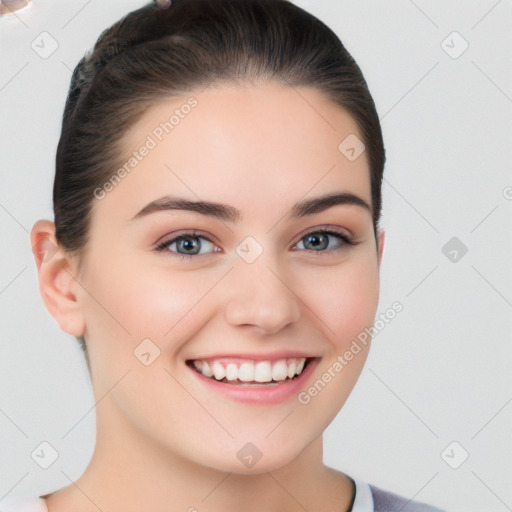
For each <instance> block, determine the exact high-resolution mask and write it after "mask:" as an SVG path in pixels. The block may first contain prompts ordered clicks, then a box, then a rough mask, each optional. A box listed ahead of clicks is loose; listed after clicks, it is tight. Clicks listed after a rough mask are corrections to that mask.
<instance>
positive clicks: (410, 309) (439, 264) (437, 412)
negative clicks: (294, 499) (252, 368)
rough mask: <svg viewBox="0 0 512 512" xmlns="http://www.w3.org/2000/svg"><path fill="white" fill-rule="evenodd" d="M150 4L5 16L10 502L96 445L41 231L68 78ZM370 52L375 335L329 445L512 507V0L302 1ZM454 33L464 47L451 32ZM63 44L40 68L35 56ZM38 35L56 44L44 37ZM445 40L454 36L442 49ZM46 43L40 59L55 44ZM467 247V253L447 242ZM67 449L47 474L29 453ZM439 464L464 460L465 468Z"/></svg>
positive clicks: (2, 492) (65, 475) (339, 460)
mask: <svg viewBox="0 0 512 512" xmlns="http://www.w3.org/2000/svg"><path fill="white" fill-rule="evenodd" d="M142 3H143V2H141V1H140V0H123V1H120V0H117V1H108V2H107V1H100V0H89V1H80V2H74V1H73V2H72V1H67V2H66V1H64V0H53V1H51V2H50V1H48V0H35V1H34V6H33V8H32V9H31V10H29V11H27V12H26V13H24V14H22V15H20V16H19V18H12V19H0V49H1V50H0V119H1V136H0V173H1V174H0V176H1V189H0V232H1V246H2V250H1V251H0V258H1V260H0V315H1V325H0V329H1V331H0V339H1V342H0V343H1V359H0V390H1V391H0V393H1V395H0V432H1V438H0V439H1V441H0V461H1V463H0V499H1V498H3V497H4V496H9V497H13V496H25V495H35V494H37V495H40V494H44V493H46V492H50V491H53V490H55V489H57V488H60V487H63V486H65V485H68V484H69V483H70V481H72V480H75V479H77V478H78V477H79V476H80V475H81V473H82V472H83V470H84V469H85V467H86V465H87V463H88V461H89V458H90V456H91V454H92V450H93V446H94V435H95V432H94V429H95V424H94V398H93V395H92V389H91V386H90V383H89V376H88V373H87V368H86V366H85V362H84V360H83V357H82V355H81V353H80V351H79V349H78V345H77V344H76V342H75V341H74V339H73V338H72V337H70V336H68V335H66V334H64V333H62V332H61V331H60V329H59V328H58V326H57V324H56V322H55V321H54V320H53V319H52V318H51V317H50V315H49V313H47V311H46V309H45V308H44V306H43V303H42V300H41V298H40V296H39V292H38V285H37V274H36V268H35V264H34V262H33V257H32V254H31V248H30V242H29V236H28V235H29V232H30V229H31V227H32V225H33V223H34V222H35V221H36V220H37V219H39V218H48V219H53V215H52V209H51V190H52V183H53V173H54V158H55V150H56V146H57V142H58V137H59V130H60V120H61V115H62V110H63V106H64V100H65V97H66V93H67V88H68V84H69V80H70V75H71V70H72V69H73V68H74V66H75V65H76V63H77V62H78V60H79V58H80V57H81V56H82V55H83V54H84V52H85V51H86V50H87V49H88V48H90V47H91V46H92V44H93V42H94V41H95V40H96V38H97V36H98V35H99V34H100V32H101V31H102V30H103V29H104V28H106V27H107V26H108V25H110V24H111V23H112V22H114V21H115V20H117V19H118V18H119V17H120V16H121V15H123V14H125V13H126V12H128V11H129V10H132V9H134V8H136V7H139V6H141V5H142ZM296 3H297V4H299V5H301V6H302V7H305V8H306V9H308V10H310V12H312V13H313V14H315V15H317V16H318V17H319V18H320V19H322V20H323V21H325V22H326V23H327V24H328V25H329V26H330V27H332V28H333V29H334V30H335V31H336V33H337V34H338V35H339V36H340V38H341V39H342V41H343V42H344V44H345V45H346V46H347V48H348V50H349V51H350V52H351V53H352V54H353V56H354V57H355V58H356V60H357V61H358V63H359V65H360V66H361V68H362V70H363V73H364V74H365V77H366V79H367V81H368V83H369V86H370V90H371V92H372V94H373V97H374V99H375V102H376V105H377V109H378V111H379V115H380V117H381V121H382V128H383V132H384V138H385V143H386V148H387V165H386V171H385V183H384V187H383V195H384V217H383V222H382V226H383V227H384V228H385V229H386V231H387V242H386V246H385V252H384V261H383V265H382V272H381V276H382V280H381V283H382V293H381V302H380V307H379V312H383V311H385V310H386V309H388V308H389V307H390V306H391V304H392V303H393V302H394V301H399V302H400V303H401V304H403V307H404V310H403V311H402V312H401V313H399V314H398V315H397V316H396V318H395V319H394V320H393V321H391V322H390V323H389V324H388V325H387V326H386V327H385V329H383V330H382V331H381V332H379V334H378V335H377V336H376V337H375V339H374V344H373V346H372V351H371V353H370V357H369V360H368V362H367V365H366V367H365V370H364V371H363V374H362V376H361V379H360V381H359V382H358V384H357V385H356V388H355V390H354V392H353V394H352V395H351V397H350V399H349V401H348V402H347V404H346V406H345V407H344V408H343V410H342V412H341V413H340V414H339V415H338V417H337V418H336V420H335V421H334V422H333V423H332V424H331V426H330V427H329V428H328V430H327V432H326V435H325V439H326V442H325V460H326V463H327V464H329V465H331V466H333V467H336V468H338V469H340V470H342V471H345V472H347V473H348V474H350V475H352V476H355V477H358V478H362V479H364V480H366V481H368V482H370V483H373V484H375V485H378V486H380V487H383V488H386V489H389V490H393V491H395V492H397V493H400V494H403V495H405V496H407V497H409V498H414V499H417V500H421V501H426V502H431V503H434V504H436V505H438V506H441V507H444V508H446V509H448V510H450V511H453V512H470V511H480V510H485V511H487V512H505V511H507V510H512V485H511V484H512V440H511V437H512V404H511V401H512V372H511V371H510V366H511V359H512V358H511V355H512V348H511V333H512V320H511V319H512V315H511V312H512V309H511V308H512V271H511V262H512V237H511V236H510V233H511V228H512V225H511V224H512V222H511V218H512V214H511V213H512V200H511V199H512V172H511V166H512V164H511V162H512V159H511V156H512V155H511V142H512V141H511V134H512V121H511V119H512V77H511V66H510V65H511V62H512V59H511V57H512V55H511V53H512V51H511V48H512V44H511V43H512V37H511V30H510V27H511V21H512V5H511V2H510V1H507V0H501V1H496V0H489V1H487V0H481V1H475V0H473V1H468V0H459V1H453V0H452V1H450V2H447V1H440V0H437V1H426V0H422V1H420V0H415V2H413V1H411V0H393V1H387V2H381V1H377V0H375V1H361V0H350V1H342V0H316V1H297V2H296ZM453 31H457V32H458V33H459V34H460V36H462V38H464V40H465V41H467V43H468V44H469V48H468V49H467V50H466V51H465V52H464V53H463V54H461V55H460V56H458V58H452V56H450V55H449V54H448V53H447V52H446V51H445V49H446V50H448V51H449V52H451V53H452V55H456V54H458V53H459V52H460V50H461V49H462V48H463V46H462V45H463V42H462V40H461V39H457V36H455V38H454V37H453V36H452V37H449V38H448V39H446V38H447V37H448V36H449V35H450V34H451V33H452V32H453ZM42 32H47V33H48V34H50V36H51V38H52V39H54V40H55V41H56V42H57V43H58V48H57V49H56V51H55V52H54V53H53V54H52V55H50V56H48V57H47V58H45V59H43V58H42V57H41V56H40V55H39V54H38V53H36V52H35V51H34V49H33V48H32V47H31V45H34V46H36V45H39V47H41V46H42V45H43V44H44V45H45V48H46V49H48V48H51V46H48V44H49V43H51V41H50V39H49V36H48V35H45V34H43V35H41V33H42ZM42 38H46V39H44V43H42V42H41V41H42ZM443 41H445V43H442V42H443ZM40 51H41V50H40ZM454 236H455V237H457V238H458V239H459V240H460V241H461V242H462V243H463V244H464V245H465V246H466V247H467V249H468V252H467V254H465V255H464V256H463V257H460V254H461V253H460V251H459V253H458V254H459V259H458V261H456V262H453V261H450V259H449V258H448V257H447V256H445V254H444V253H443V252H442V247H443V246H444V245H445V244H446V243H447V242H448V240H450V239H451V238H452V237H454ZM42 441H48V442H50V443H51V444H52V445H53V446H55V447H56V448H57V450H58V452H59V458H58V459H57V461H56V462H55V463H54V464H53V465H52V466H51V467H50V468H49V469H46V470H44V469H42V468H40V467H39V466H38V465H37V464H36V463H35V462H34V461H33V460H32V458H31V452H32V451H33V450H34V449H35V448H36V447H37V446H38V445H39V444H40V443H41V442H42ZM453 441H456V442H457V443H458V445H456V446H455V448H454V449H453V451H452V450H451V449H449V450H448V452H447V454H446V453H445V456H444V459H446V460H449V462H451V464H452V465H456V464H458V463H460V461H461V460H462V458H461V457H462V455H463V453H464V452H463V450H465V451H467V452H468V453H469V458H468V459H467V460H466V461H465V462H464V463H463V464H462V465H460V467H458V469H452V468H451V467H450V466H449V465H448V464H447V462H445V460H444V459H443V457H442V455H441V454H442V453H443V452H444V450H445V448H446V447H447V446H448V445H449V444H450V443H451V442H453Z"/></svg>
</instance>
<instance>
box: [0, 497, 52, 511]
mask: <svg viewBox="0 0 512 512" xmlns="http://www.w3.org/2000/svg"><path fill="white" fill-rule="evenodd" d="M0 512H48V508H47V507H46V502H45V500H44V499H42V498H40V497H34V498H11V499H7V498H6V499H4V500H2V501H0Z"/></svg>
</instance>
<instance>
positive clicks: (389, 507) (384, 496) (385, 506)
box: [369, 485, 444, 512]
mask: <svg viewBox="0 0 512 512" xmlns="http://www.w3.org/2000/svg"><path fill="white" fill-rule="evenodd" d="M369 488H370V491H371V494H372V497H373V504H374V511H375V512H398V511H400V512H444V511H443V510H441V509H439V508H436V507H433V506H432V505H427V504H426V503H422V502H419V501H412V500H409V499H407V498H404V497H403V496H399V495H398V494H394V493H392V492H389V491H384V490H382V489H379V488H378V487H375V486H374V485H369Z"/></svg>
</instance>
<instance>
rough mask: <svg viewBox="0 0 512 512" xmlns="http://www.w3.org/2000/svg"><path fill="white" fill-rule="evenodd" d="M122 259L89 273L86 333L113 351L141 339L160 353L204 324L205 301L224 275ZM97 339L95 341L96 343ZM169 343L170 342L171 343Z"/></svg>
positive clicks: (176, 344)
mask: <svg viewBox="0 0 512 512" xmlns="http://www.w3.org/2000/svg"><path fill="white" fill-rule="evenodd" d="M118 261H121V262H122V263H121V264H119V265H116V266H110V268H109V267H108V265H107V264H103V265H102V267H98V270H95V271H94V273H91V274H89V275H88V277H87V281H86V282H84V287H85V288H86V289H87V290H88V291H90V294H86V297H85V299H86V300H85V308H84V310H85V311H84V312H85V315H86V325H87V332H88V334H89V336H90V338H91V341H93V340H94V339H102V340H105V339H108V340H109V345H110V346H111V348H112V350H114V349H116V350H119V349H121V352H119V354H122V353H123V350H122V349H123V347H124V348H125V349H126V348H128V349H130V351H129V352H128V355H130V353H131V352H133V350H134V348H135V347H136V346H137V345H138V344H139V343H141V341H142V340H144V339H146V338H149V339H151V340H153V341H154V342H155V343H156V344H157V345H158V346H159V347H160V349H161V350H162V351H165V350H167V349H172V348H175V347H176V346H178V345H179V343H180V342H181V339H182V338H183V339H185V338H186V333H188V332H189V331H190V329H192V328H194V329H197V328H198V326H199V325H200V324H201V318H199V317H198V315H199V316H200V314H201V312H202V311H204V310H203V309H202V307H201V306H202V305H201V301H202V300H203V299H205V298H207V295H208V293H209V291H210V290H211V289H212V288H213V287H214V285H215V283H216V282H217V281H218V280H219V279H220V278H221V277H222V273H214V272H201V271H191V272H187V271H179V270H176V269H171V268H165V267H164V266H163V265H162V264H161V263H157V264H154V265H147V266H144V270H143V271H141V266H143V265H141V263H140V261H139V262H138V264H136V263H137V261H136V258H133V261H131V260H130V259H129V258H127V257H125V258H123V259H121V258H119V260H118ZM93 342H94V341H93ZM169 344H171V346H170V345H169Z"/></svg>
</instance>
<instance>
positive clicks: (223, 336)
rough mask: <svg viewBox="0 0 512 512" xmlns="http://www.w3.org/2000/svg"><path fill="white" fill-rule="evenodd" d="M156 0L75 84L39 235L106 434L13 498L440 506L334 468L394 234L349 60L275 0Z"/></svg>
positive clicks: (42, 268) (344, 507)
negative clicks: (33, 491) (326, 456)
mask: <svg viewBox="0 0 512 512" xmlns="http://www.w3.org/2000/svg"><path fill="white" fill-rule="evenodd" d="M165 7H166V8H159V7H158V6H155V5H153V4H148V5H146V6H145V7H143V8H141V9H139V10H137V11H134V12H132V13H130V14H129V15H127V16H126V17H125V18H123V19H122V20H121V21H119V22H118V23H116V24H115V25H113V26H112V27H111V28H109V29H108V30H106V31H105V32H104V33H103V34H102V35H101V36H100V38H99V39H98V42H97V43H96V45H95V47H94V50H93V51H92V52H91V53H89V54H88V55H87V56H86V57H84V58H83V59H82V60H81V61H80V62H79V64H78V66H77V67H76V69H75V71H74V74H73V77H72V82H71V86H70V90H69V95H68V99H67V103H66V107H65V111H64V117H63V125H62V133H61V138H60V142H59V146H58V150H57V162H56V175H55V182H54V213H55V222H54V223H53V222H50V221H47V220H40V221H38V222H37V223H36V224H35V225H34V227H33V229H32V233H31V244H32V247H33V248H34V256H35V260H36V265H37V268H38V275H39V285H40V292H41V295H42V297H43V300H44V303H45V305H46V307H47V309H48V310H49V312H50V313H51V314H52V316H53V317H54V318H55V320H56V321H57V322H58V324H59V326H60V327H61V329H62V330H63V331H65V332H66V333H69V334H71V335H73V336H76V337H77V338H78V339H79V340H80V342H81V343H82V345H83V348H84V350H85V353H86V357H87V362H88V366H89V369H90V372H91V380H92V384H93V389H94V394H95V397H96V401H97V406H96V418H97V419H96V422H97V423H96V425H97V439H96V446H95V450H94V454H93V457H92V459H91V461H90V463H89V465H88V467H87V469H86V470H85V472H84V473H83V475H82V476H81V477H80V478H79V479H78V480H77V481H76V482H73V483H72V484H70V485H69V486H67V487H65V488H62V489H59V490H57V491H55V492H53V493H51V494H47V495H45V496H42V497H40V498H38V499H36V500H32V501H31V502H30V503H28V504H25V505H23V506H26V507H27V508H25V509H23V510H32V511H36V510H43V511H46V510H47V511H49V512H64V511H69V510H73V511H77V512H88V511H93V510H94V511H97V510H98V509H99V510H104V511H116V510H123V511H132V510H133V511H135V510H137V511H138V510H151V511H164V510H166V511H168V510H189V511H193V510H199V511H217V510H223V511H226V510H238V509H240V508H242V507H243V509H244V510H246V511H251V510H255V511H256V510H257V511H261V510H265V511H274V510H275V511H277V510H279V511H280V512H283V511H295V510H307V511H314V510H340V511H352V512H363V511H365V512H366V511H373V510H376V511H391V510H393V511H394V510H403V511H435V510H438V509H435V508H433V507H430V506H428V505H425V504H421V503H416V502H412V501H408V500H407V499H405V498H401V497H399V496H397V495H395V494H392V493H389V492H386V491H383V490H380V489H378V488H376V487H374V486H371V485H368V484H367V483H365V482H362V481H359V480H357V479H353V478H351V477H350V476H349V475H347V474H344V473H341V472H339V471H336V470H334V469H331V468H329V467H327V466H325V465H324V464H323V461H322V433H323V431H324V430H325V428H326V427H327V426H328V425H329V423H330V422H331V421H332V420H333V419H334V417H335V416H336V415H337V413H338V412H339V410H340V409H341V407H342V406H343V405H344V403H345V401H346V400H347V398H348V396H349V394H350V392H351V390H352V389H353V387H354V385H355V383H356V381H357V379H358V377H359V375H360V373H361V370H362V368H363V365H364V362H365V360H366V357H367V354H368V350H369V346H370V342H369V340H366V339H365V342H364V343H363V342H361V340H362V339H363V338H362V337H361V333H363V332H364V333H366V332H368V331H369V329H370V328H371V326H372V324H373V321H374V317H375V312H376V309H377V304H378V298H379V265H380V262H381V259H382V254H383V247H384V232H383V231H382V230H381V229H380V227H379V219H380V213H381V182H382V173H383V168H384V161H385V153H384V145H383V140H382V134H381V129H380V124H379V120H378V116H377V113H376V111H375V106H374V103H373V100H372V98H371V95H370V93H369V91H368V89H367V86H366V82H365V80H364V78H363V76H362V74H361V71H360V69H359V67H358V66H357V64H356V63H355V61H354V60H353V59H352V58H351V56H350V55H349V54H348V52H347V51H346V50H345V48H344V47H343V45H342V44H341V42H340V41H339V39H338V38H337V36H336V35H335V34H334V33H333V32H332V31H331V30H330V29H328V28H327V27H326V26H325V25H324V24H323V23H322V22H320V21H319V20H318V19H316V18H314V17H313V16H311V15H310V14H308V13H306V12H305V11H304V10H302V9H300V8H298V7H297V6H294V5H293V4H292V3H290V2H287V1H286V0H175V1H173V2H172V5H170V7H169V5H166V6H165ZM357 340H359V342H357ZM354 344H355V345H354ZM356 347H357V348H356ZM350 354H351V355H350ZM21 506H22V505H20V504H18V505H13V508H12V510H22V508H20V507H21Z"/></svg>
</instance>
